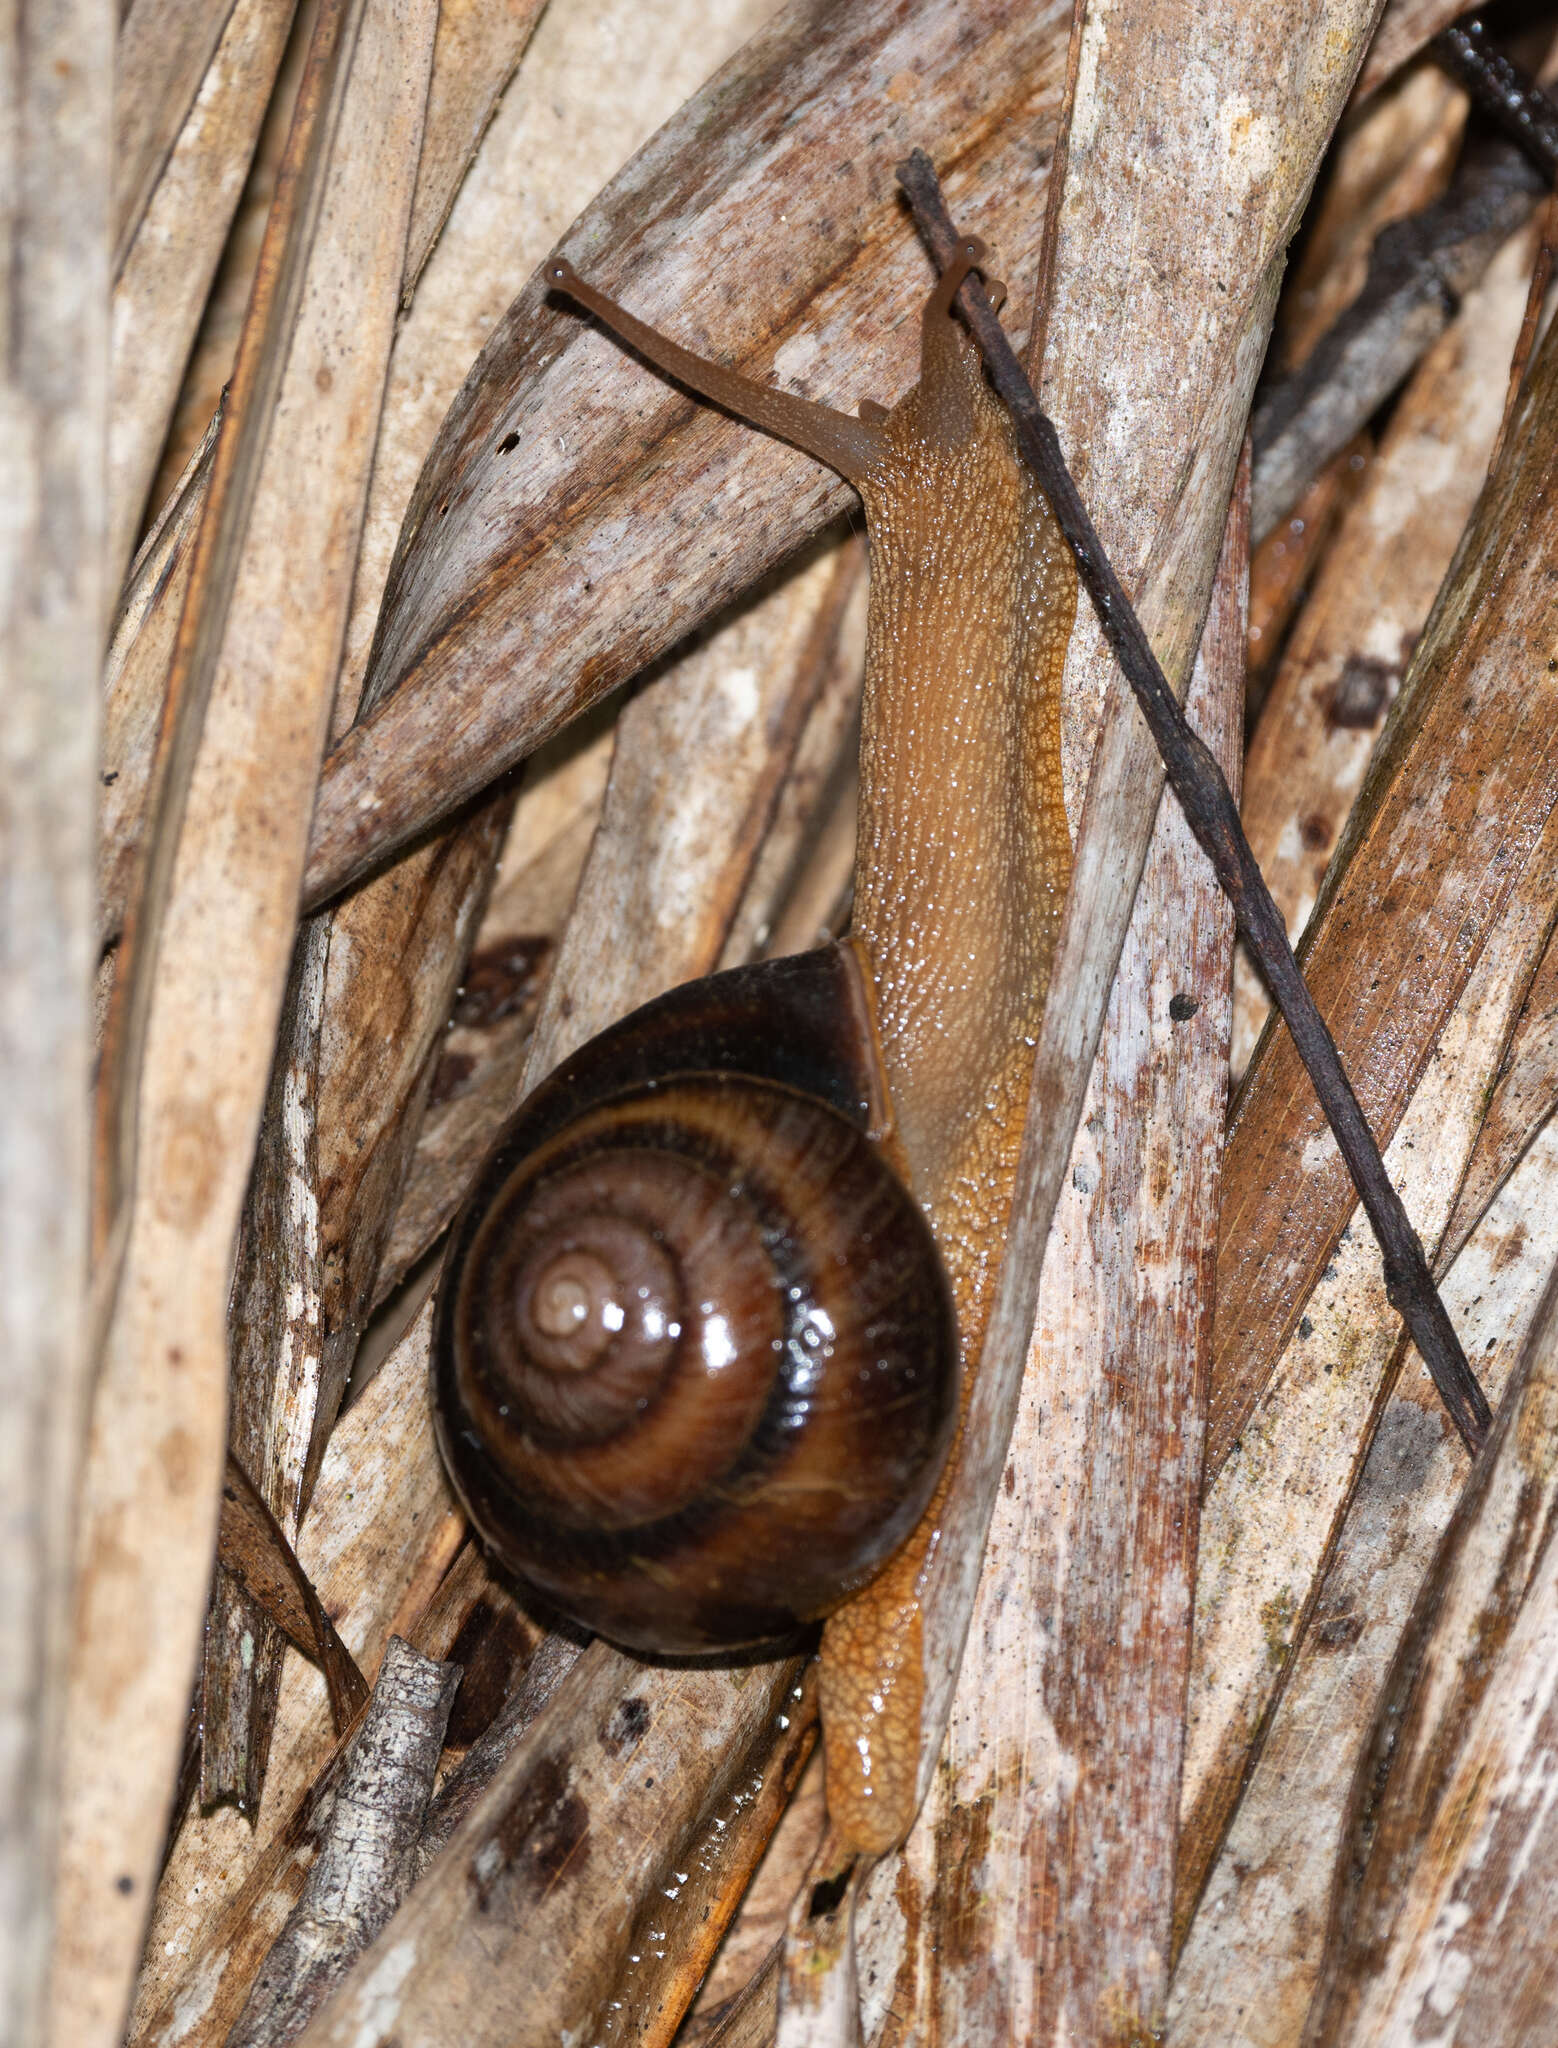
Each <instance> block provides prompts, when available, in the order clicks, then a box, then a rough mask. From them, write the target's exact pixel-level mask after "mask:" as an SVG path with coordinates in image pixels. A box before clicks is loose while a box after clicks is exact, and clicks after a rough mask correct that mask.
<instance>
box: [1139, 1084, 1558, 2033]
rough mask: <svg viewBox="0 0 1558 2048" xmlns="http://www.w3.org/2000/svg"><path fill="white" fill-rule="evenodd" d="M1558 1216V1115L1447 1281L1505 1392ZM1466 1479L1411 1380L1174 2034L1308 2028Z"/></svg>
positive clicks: (1197, 1925) (1223, 1856) (1334, 1577)
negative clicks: (1382, 1748)
mask: <svg viewBox="0 0 1558 2048" xmlns="http://www.w3.org/2000/svg"><path fill="white" fill-rule="evenodd" d="M1555 1220H1558V1129H1555V1127H1554V1126H1553V1124H1551V1123H1548V1124H1547V1125H1546V1126H1545V1128H1544V1131H1543V1134H1542V1135H1541V1136H1540V1137H1539V1138H1538V1139H1537V1140H1536V1142H1535V1143H1534V1145H1533V1146H1532V1148H1531V1149H1530V1150H1529V1151H1528V1152H1527V1153H1526V1155H1525V1157H1524V1159H1523V1161H1522V1163H1521V1164H1520V1166H1519V1167H1517V1168H1516V1170H1515V1171H1514V1173H1513V1174H1512V1176H1511V1177H1510V1179H1509V1180H1508V1181H1507V1182H1506V1184H1505V1185H1504V1187H1503V1188H1502V1190H1501V1191H1500V1192H1499V1194H1498V1195H1497V1196H1496V1197H1495V1198H1494V1199H1493V1201H1492V1203H1491V1205H1490V1206H1489V1207H1488V1208H1487V1210H1486V1213H1485V1214H1484V1215H1483V1216H1482V1218H1481V1220H1480V1221H1479V1223H1478V1224H1477V1227H1476V1229H1475V1231H1474V1232H1473V1233H1472V1234H1471V1236H1470V1238H1469V1240H1468V1241H1467V1242H1466V1244H1465V1245H1464V1246H1463V1248H1462V1249H1461V1250H1460V1251H1459V1252H1458V1253H1457V1255H1456V1257H1455V1262H1454V1264H1453V1265H1452V1266H1451V1267H1450V1268H1449V1269H1448V1270H1447V1271H1446V1272H1445V1273H1444V1276H1443V1278H1442V1280H1441V1282H1440V1285H1441V1287H1442V1289H1443V1292H1444V1297H1445V1301H1446V1303H1447V1304H1448V1306H1449V1309H1450V1312H1451V1314H1452V1315H1453V1316H1454V1318H1455V1323H1456V1327H1457V1329H1459V1330H1461V1331H1462V1332H1463V1333H1464V1334H1465V1337H1466V1341H1467V1345H1468V1348H1469V1349H1470V1350H1471V1351H1472V1352H1473V1353H1474V1354H1475V1355H1476V1357H1477V1359H1478V1361H1479V1364H1480V1366H1481V1371H1482V1374H1483V1378H1484V1383H1485V1384H1486V1386H1487V1389H1488V1393H1489V1397H1490V1399H1492V1400H1493V1401H1494V1402H1495V1403H1497V1402H1498V1401H1499V1400H1500V1399H1501V1397H1502V1395H1503V1393H1504V1390H1505V1386H1506V1383H1507V1380H1508V1376H1509V1372H1510V1369H1511V1367H1512V1365H1513V1364H1514V1362H1515V1358H1516V1356H1517V1355H1518V1353H1519V1350H1520V1347H1521V1345H1522V1343H1523V1342H1524V1339H1525V1335H1526V1332H1527V1329H1528V1328H1529V1325H1530V1321H1531V1317H1532V1315H1533V1313H1534V1311H1535V1309H1536V1306H1537V1303H1538V1302H1539V1300H1540V1298H1541V1295H1542V1290H1543V1288H1544V1286H1545V1284H1546V1280H1547V1277H1548V1275H1549V1274H1550V1273H1551V1271H1552V1270H1553V1267H1554V1265H1555V1263H1558V1233H1555ZM1465 1483H1466V1461H1465V1457H1464V1454H1463V1453H1462V1451H1461V1449H1460V1447H1459V1445H1458V1444H1457V1443H1456V1442H1455V1441H1454V1440H1453V1438H1452V1437H1451V1436H1450V1433H1449V1431H1448V1430H1447V1429H1446V1428H1445V1425H1444V1419H1443V1416H1442V1414H1441V1413H1440V1412H1439V1411H1438V1409H1437V1404H1436V1403H1435V1400H1434V1396H1433V1392H1432V1389H1431V1388H1430V1387H1429V1386H1428V1385H1427V1383H1426V1381H1425V1380H1424V1379H1422V1378H1421V1377H1420V1376H1407V1377H1405V1378H1403V1379H1401V1380H1400V1381H1398V1382H1397V1385H1396V1388H1395V1391H1394V1392H1393V1393H1392V1395H1391V1397H1390V1401H1389V1404H1388V1405H1387V1407H1386V1409H1385V1412H1384V1414H1383V1416H1382V1417H1381V1419H1380V1424H1379V1428H1378V1430H1377V1432H1376V1433H1375V1437H1374V1441H1373V1443H1372V1444H1371V1446H1370V1448H1369V1454H1368V1458H1367V1461H1366V1463H1365V1465H1364V1468H1363V1473H1362V1476H1361V1477H1360V1479H1359V1481H1358V1486H1357V1489H1356V1492H1355V1493H1354V1495H1353V1497H1352V1500H1351V1502H1350V1503H1349V1506H1348V1510H1347V1519H1346V1521H1345V1523H1344V1524H1343V1527H1342V1530H1341V1533H1340V1535H1339V1537H1338V1539H1337V1544H1336V1550H1335V1555H1334V1557H1333V1558H1332V1560H1331V1562H1330V1564H1329V1565H1328V1567H1327V1569H1326V1572H1325V1577H1324V1579H1323V1581H1322V1583H1321V1585H1320V1588H1319V1591H1318V1593H1317V1595H1316V1597H1315V1602H1314V1607H1313V1612H1312V1614H1311V1617H1310V1620H1309V1623H1308V1626H1307V1627H1306V1628H1305V1630H1304V1632H1303V1634H1302V1636H1301V1637H1300V1639H1299V1641H1298V1643H1297V1645H1296V1648H1295V1652H1294V1658H1293V1665H1292V1669H1291V1672H1290V1673H1289V1675H1288V1677H1287V1680H1286V1683H1285V1684H1284V1687H1283V1690H1282V1695H1281V1698H1280V1700H1279V1701H1278V1703H1277V1705H1276V1708H1275V1711H1274V1713H1273V1715H1272V1718H1271V1724H1270V1728H1269V1732H1268V1733H1267V1735H1266V1738H1265V1741H1264V1742H1263V1744H1262V1747H1261V1752H1260V1755H1259V1757H1258V1759H1257V1760H1256V1762H1255V1765H1254V1768H1253V1771H1252V1773H1251V1775H1250V1777H1249V1781H1248V1783H1247V1784H1246V1786H1245V1788H1244V1790H1243V1792H1242V1794H1241V1796H1240V1800H1239V1804H1238V1807H1237V1808H1236V1810H1235V1812H1234V1815H1233V1818H1232V1822H1231V1824H1230V1826H1229V1829H1228V1833H1227V1835H1226V1837H1225V1839H1224V1841H1223V1844H1222V1847H1221V1849H1220V1851H1219V1853H1218V1857H1217V1861H1216V1863H1215V1865H1214V1866H1213V1868H1212V1871H1211V1873H1210V1875H1209V1877H1208V1880H1207V1883H1206V1888H1205V1890H1204V1892H1203V1894H1202V1897H1201V1899H1200V1902H1199V1904H1198V1906H1197V1909H1196V1913H1195V1918H1194V1919H1193V1920H1192V1922H1191V1924H1190V1928H1189V1931H1188V1935H1187V1936H1186V1939H1185V1943H1184V1947H1183V1949H1182V1951H1181V1953H1180V1955H1179V1958H1178V1960H1177V1962H1176V1965H1175V1971H1174V1978H1173V1984H1172V1987H1171V2001H1170V2007H1169V2016H1168V2030H1167V2038H1168V2041H1169V2044H1170V2048H1277V2044H1278V2043H1281V2042H1289V2043H1290V2042H1293V2041H1296V2039H1297V2037H1298V2034H1299V2031H1300V2029H1301V2027H1302V2024H1303V2016H1304V2012H1305V2009H1306V2007H1307V2006H1308V2003H1309V2000H1310V1996H1311V1994H1312V1992H1313V1989H1314V1983H1315V1978H1316V1976H1317V1974H1318V1971H1319V1967H1320V1947H1321V1944H1320V1941H1319V1939H1318V1934H1319V1930H1320V1929H1321V1928H1323V1926H1324V1922H1325V1912H1326V1898H1327V1893H1328V1890H1329V1887H1330V1882H1331V1875H1332V1870H1333V1867H1334V1863H1335V1857H1336V1852H1337V1849H1338V1848H1339V1846H1340V1837H1341V1830H1342V1823H1343V1819H1344V1815H1345V1811H1346V1805H1347V1794H1348V1788H1349V1786H1350V1784H1351V1781H1352V1776H1353V1771H1354V1767H1355V1765H1356V1762H1357V1759H1358V1755H1359V1752H1360V1750H1361V1748H1362V1745H1363V1742H1364V1739H1365V1736H1366V1734H1367V1731H1368V1728H1369V1726H1370V1724H1371V1722H1372V1720H1373V1717H1374V1712H1375V1708H1376V1706H1377V1703H1378V1699H1379V1693H1380V1687H1381V1685H1382V1684H1383V1681H1384V1678H1385V1676H1386V1674H1387V1673H1388V1671H1389V1668H1390V1664H1391V1661H1392V1658H1393V1657H1394V1655H1395V1652H1396V1649H1397V1646H1398V1644H1399V1642H1400V1638H1401V1631H1402V1629H1403V1627H1404V1625H1405V1622H1406V1619H1407V1616H1408V1615H1409V1613H1410V1612H1411V1607H1412V1602H1413V1600H1414V1599H1415V1597H1416V1595H1417V1592H1418V1589H1419V1587H1420V1586H1421V1584H1422V1581H1423V1577H1424V1574H1425V1573H1426V1571H1427V1569H1428V1566H1429V1564H1430V1563H1431V1561H1432V1556H1433V1550H1434V1546H1435V1544H1436V1543H1437V1542H1438V1539H1439V1537H1440V1535H1441V1534H1442V1532H1443V1530H1444V1528H1445V1526H1446V1525H1447V1523H1448V1522H1449V1519H1450V1516H1451V1514H1452V1512H1453V1510H1454V1507H1455V1503H1456V1500H1457V1499H1458V1497H1459V1496H1460V1494H1461V1492H1462V1490H1463V1489H1464V1486H1465Z"/></svg>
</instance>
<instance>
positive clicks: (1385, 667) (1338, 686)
mask: <svg viewBox="0 0 1558 2048" xmlns="http://www.w3.org/2000/svg"><path fill="white" fill-rule="evenodd" d="M1396 675H1397V672H1396V670H1395V669H1394V668H1393V667H1392V666H1391V664H1390V663H1389V662H1388V661H1378V660H1375V659H1373V658H1371V657H1369V656H1367V655H1355V656H1354V657H1353V658H1352V660H1351V661H1349V662H1348V663H1347V665H1346V667H1345V668H1344V669H1343V670H1342V672H1341V674H1340V675H1339V676H1338V677H1337V679H1336V683H1335V686H1334V688H1333V689H1332V691H1331V697H1330V702H1329V703H1328V704H1327V705H1326V717H1327V719H1328V721H1329V722H1330V724H1332V725H1333V726H1336V727H1339V728H1341V729H1342V730H1345V731H1355V732H1368V731H1370V730H1371V729H1372V728H1373V727H1374V726H1376V725H1377V724H1378V723H1379V720H1380V715H1381V713H1382V712H1383V711H1384V709H1385V706H1386V705H1387V704H1388V703H1389V702H1390V699H1391V697H1392V695H1393V694H1394V691H1395V687H1396Z"/></svg>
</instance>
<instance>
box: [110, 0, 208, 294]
mask: <svg viewBox="0 0 1558 2048" xmlns="http://www.w3.org/2000/svg"><path fill="white" fill-rule="evenodd" d="M232 10H233V0H132V4H131V5H130V6H128V7H126V8H125V9H124V20H123V26H122V27H121V29H120V32H119V49H118V67H117V69H118V79H117V85H118V91H117V93H116V94H115V103H114V274H115V276H117V275H118V273H119V271H120V270H121V269H122V267H123V264H124V258H125V252H126V250H127V249H128V248H129V246H130V243H131V240H132V238H133V237H134V234H135V231H136V229H137V228H138V227H139V226H140V223H141V216H142V214H143V213H144V212H145V211H146V204H147V201H148V199H149V198H150V196H151V191H152V187H153V186H154V185H155V183H156V181H157V177H158V174H159V173H160V172H161V170H162V167H163V164H164V163H165V162H166V161H167V158H168V154H169V152H170V151H171V150H172V148H173V146H174V140H175V138H176V137H177V135H178V132H179V130H180V128H181V127H182V126H183V125H184V117H185V115H186V114H187V113H188V112H189V108H190V105H191V102H192V101H193V100H194V98H195V94H196V92H197V90H198V89H199V85H200V81H201V79H202V77H203V76H204V75H205V71H206V66H207V65H208V64H209V62H210V60H211V56H212V53H213V52H214V51H215V49H216V46H217V44H218V42H219V41H220V40H221V36H222V31H223V29H224V28H225V27H226V26H227V18H228V16H229V15H230V14H231V13H232Z"/></svg>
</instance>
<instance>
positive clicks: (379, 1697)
mask: <svg viewBox="0 0 1558 2048" xmlns="http://www.w3.org/2000/svg"><path fill="white" fill-rule="evenodd" d="M460 1678H461V1671H460V1667H459V1665H458V1664H440V1663H437V1662H435V1661H434V1659H432V1658H431V1657H424V1656H422V1655H421V1654H420V1653H419V1652H418V1651H416V1650H414V1649H413V1648H412V1647H411V1645H410V1644H409V1643H405V1642H402V1641H401V1640H400V1638H399V1637H393V1638H391V1641H390V1645H389V1648H388V1649H387V1651H386V1652H385V1656H384V1662H383V1664H382V1665H381V1666H380V1667H379V1677H378V1682H377V1684H376V1685H375V1686H374V1688H373V1699H372V1701H371V1703H370V1704H369V1706H368V1709H367V1712H366V1713H365V1714H364V1716H363V1719H362V1722H361V1724H360V1726H359V1727H358V1729H357V1733H356V1735H355V1736H354V1738H353V1741H352V1747H351V1751H350V1753H349V1755H348V1757H347V1759H346V1763H345V1767H344V1769H343V1770H342V1773H341V1782H340V1785H339V1787H338V1788H337V1791H336V1795H335V1802H334V1805H333V1807H332V1810H331V1815H330V1823H329V1826H328V1828H327V1829H326V1831H325V1835H324V1838H323V1840H322V1841H321V1842H320V1845H319V1854H318V1858H317V1860H316V1862H315V1864H314V1867H313V1869H312V1870H311V1871H310V1872H309V1874H308V1881H307V1883H306V1884H305V1885H304V1887H303V1894H302V1897H301V1898H300V1899H299V1900H298V1903H297V1905H296V1906H295V1907H294V1908H293V1910H292V1914H291V1916H290V1918H289V1919H288V1921H287V1924H286V1926H285V1927H284V1928H283V1929H282V1931H281V1934H280V1936H279V1937H278V1939H277V1941H276V1944H275V1946H274V1947H273V1948H272V1950H271V1952H270V1954H269V1955H268V1956H267V1957H266V1958H265V1962H264V1965H263V1967H262V1968H261V1970H260V1972H259V1975H258V1976H257V1977H256V1978H255V1980H254V1983H253V1986H252V1987H251V1989H250V1992H249V1997H248V2000H247V2002H246V2003H245V2005H244V2009H243V2011H242V2012H241V2013H240V2014H239V2015H238V2019H237V2022H236V2023H235V2025H234V2027H233V2030H232V2032H231V2033H230V2034H229V2035H228V2037H227V2048H283V2044H284V2043H286V2042H288V2041H291V2040H293V2039H294V2038H295V2037H296V2036H297V2035H298V2034H300V2033H302V2031H303V2029H304V2027H305V2026H306V2025H307V2024H308V2021H309V2019H310V2017H311V2016H312V2014H313V2013H314V2012H315V2011H316V2010H317V2009H318V2007H319V2006H320V2005H321V2004H322V2003H323V2001H324V2000H325V1999H326V1998H327V1997H328V1996H329V1994H330V1991H331V1990H332V1988H333V1987H334V1986H335V1985H336V1984H337V1983H338V1982H339V1981H340V1979H341V1977H342V1976H344V1975H345V1973H346V1971H347V1970H348V1969H350V1967H351V1963H352V1958H353V1957H354V1956H355V1955H357V1954H358V1953H359V1951H360V1950H362V1949H364V1948H366V1947H367V1945H368V1943H369V1942H370V1941H372V1940H373V1938H374V1936H375V1935H376V1934H377V1933H378V1932H379V1929H380V1928H381V1927H382V1926H383V1925H384V1923H385V1922H386V1921H387V1920H388V1919H389V1917H390V1915H391V1914H392V1913H393V1912H394V1910H395V1908H396V1907H397V1906H398V1905H399V1904H400V1901H401V1899H402V1898H403V1897H404V1895H405V1893H406V1891H407V1889H408V1888H409V1886H410V1884H411V1882H412V1880H413V1877H414V1875H415V1868H416V1845H417V1838H418V1837H419V1835H420V1834H421V1832H422V1823H423V1819H424V1817H425V1815H426V1812H427V1804H428V1800H429V1798H430V1796H431V1794H432V1790H433V1777H434V1773H435V1772H436V1771H437V1769H438V1759H439V1755H440V1752H441V1751H442V1749H443V1745H444V1730H445V1728H446V1727H447V1726H448V1722H449V1709H450V1708H451V1707H452V1706H453V1705H454V1696H455V1691H456V1688H457V1687H458V1686H459V1683H460Z"/></svg>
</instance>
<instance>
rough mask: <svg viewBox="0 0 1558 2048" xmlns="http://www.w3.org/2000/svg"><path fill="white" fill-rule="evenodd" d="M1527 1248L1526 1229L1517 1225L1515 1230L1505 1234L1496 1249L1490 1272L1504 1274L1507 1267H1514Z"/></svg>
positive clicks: (1520, 1224)
mask: <svg viewBox="0 0 1558 2048" xmlns="http://www.w3.org/2000/svg"><path fill="white" fill-rule="evenodd" d="M1525 1248H1526V1227H1525V1225H1524V1224H1523V1223H1517V1224H1516V1225H1515V1227H1514V1229H1513V1230H1511V1231H1508V1232H1506V1233H1505V1235H1504V1236H1503V1237H1501V1238H1500V1239H1499V1241H1498V1243H1497V1245H1496V1246H1495V1247H1494V1252H1493V1261H1492V1264H1491V1266H1490V1268H1489V1270H1490V1272H1494V1273H1502V1272H1503V1271H1504V1269H1505V1267H1506V1266H1512V1265H1514V1263H1515V1261H1516V1260H1517V1259H1518V1258H1519V1257H1520V1255H1521V1253H1522V1252H1524V1250H1525Z"/></svg>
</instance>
